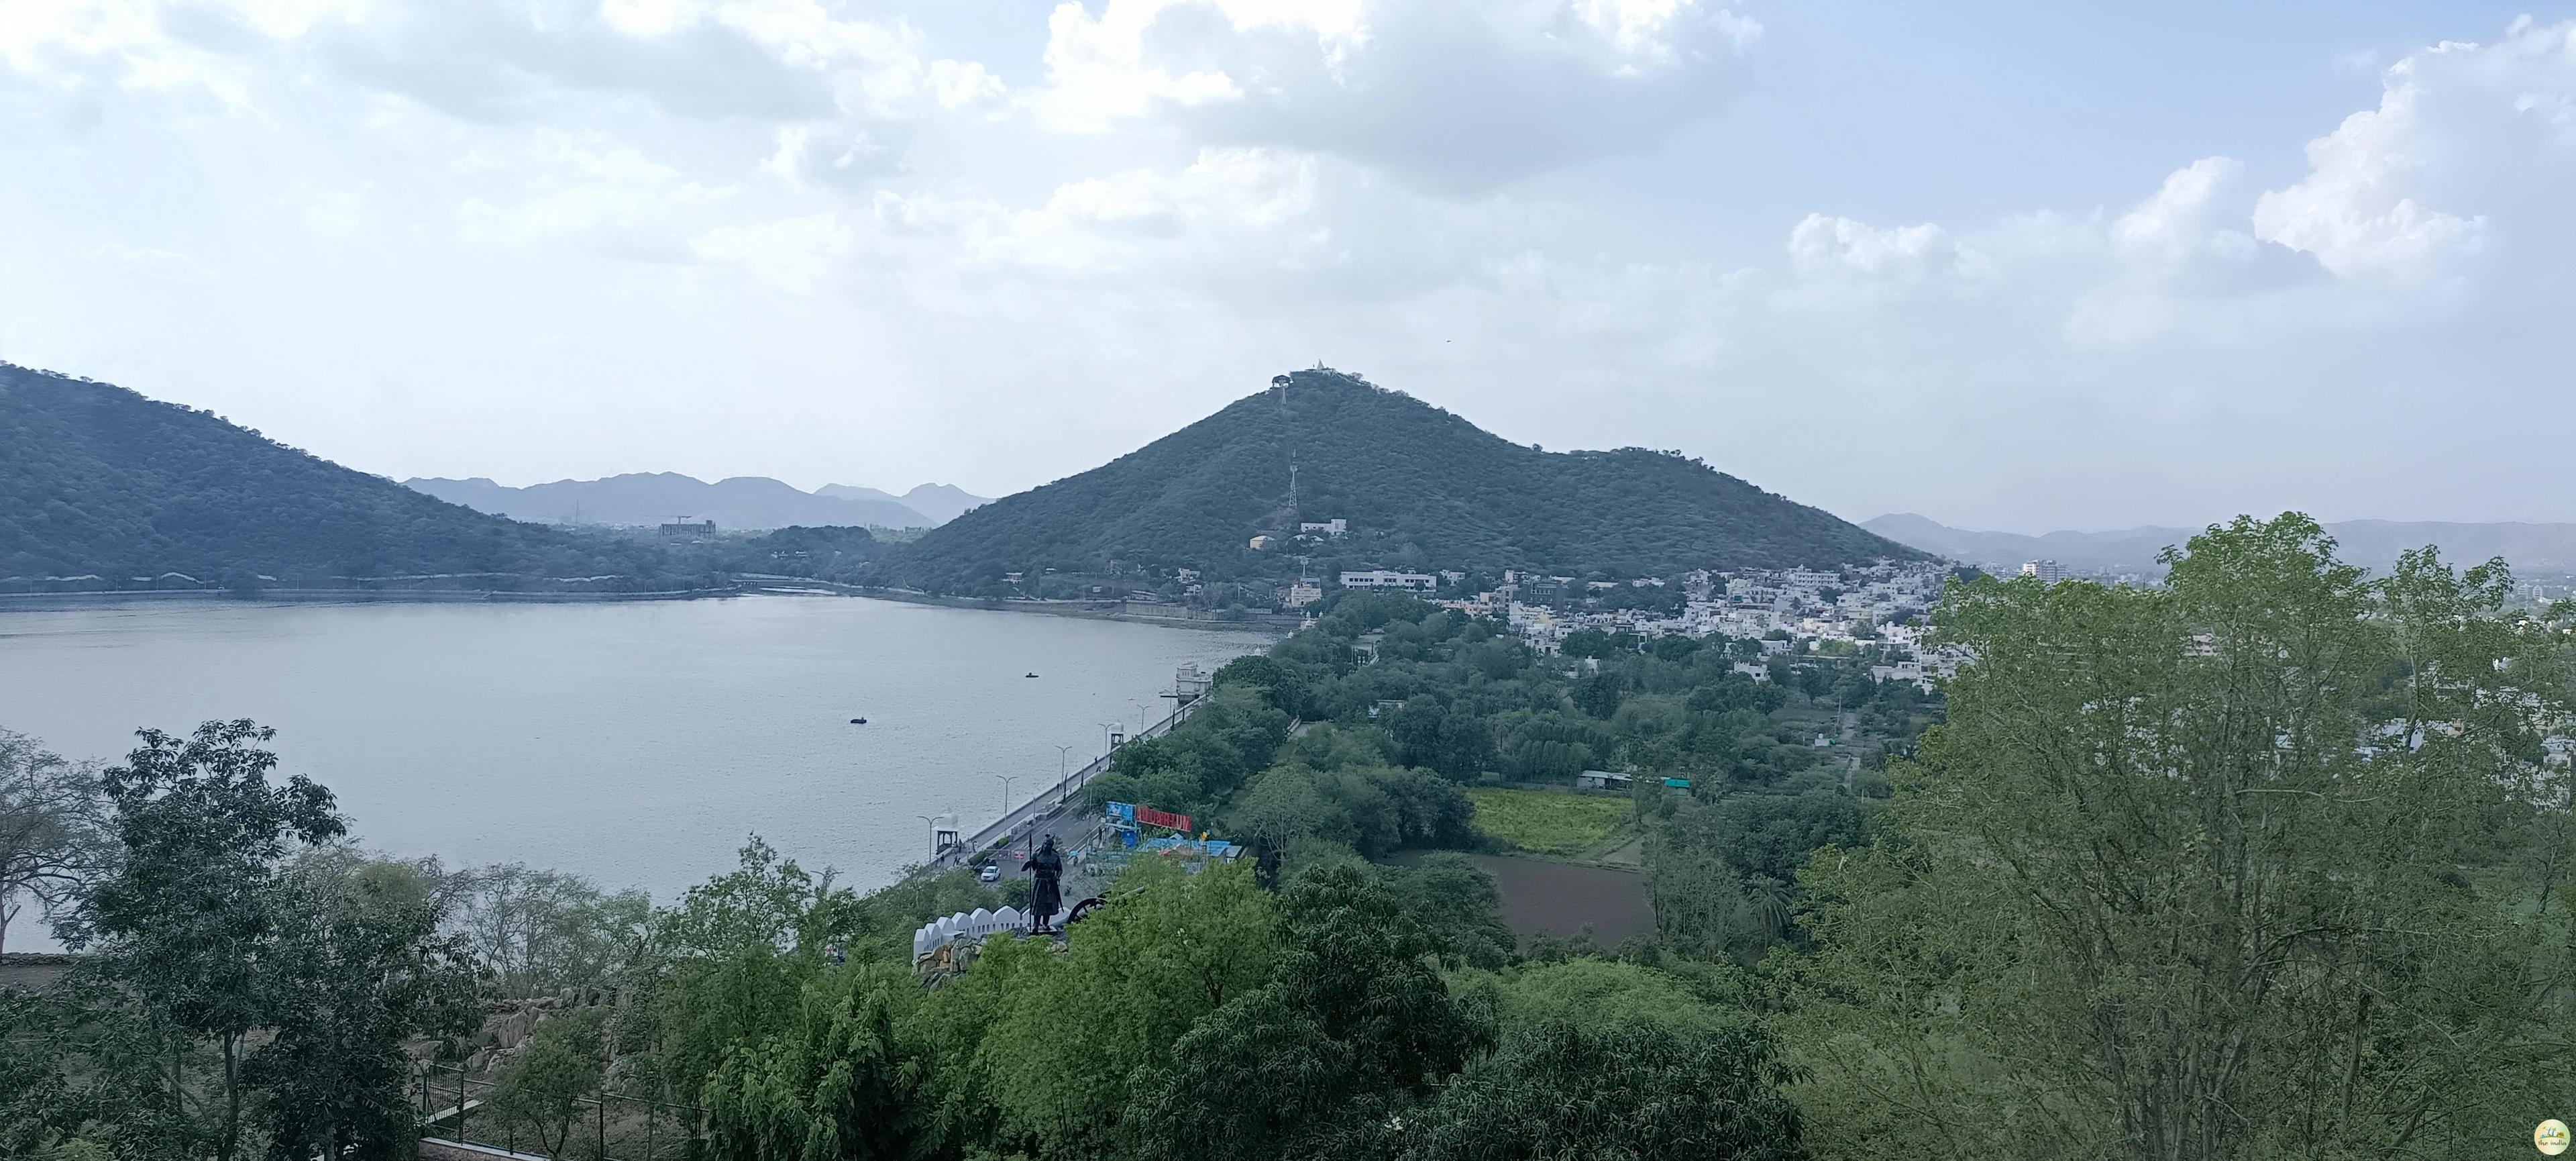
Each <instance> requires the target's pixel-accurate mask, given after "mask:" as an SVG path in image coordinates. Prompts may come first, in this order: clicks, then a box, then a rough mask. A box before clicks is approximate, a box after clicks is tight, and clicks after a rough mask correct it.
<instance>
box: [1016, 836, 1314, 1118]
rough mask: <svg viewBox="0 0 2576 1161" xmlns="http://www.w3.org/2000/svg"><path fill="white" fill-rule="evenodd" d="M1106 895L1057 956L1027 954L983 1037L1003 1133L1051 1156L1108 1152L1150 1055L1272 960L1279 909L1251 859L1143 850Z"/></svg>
mask: <svg viewBox="0 0 2576 1161" xmlns="http://www.w3.org/2000/svg"><path fill="white" fill-rule="evenodd" d="M1111 897H1112V899H1113V901H1112V902H1111V903H1110V904H1109V906H1107V907H1105V908H1103V909H1101V910H1099V911H1097V912H1095V913H1093V914H1092V915H1091V916H1090V917H1089V918H1088V919H1085V920H1084V921H1083V922H1082V923H1080V924H1077V925H1075V926H1074V927H1073V928H1072V930H1071V932H1070V936H1071V938H1070V940H1069V941H1068V942H1069V954H1068V955H1067V956H1066V958H1065V959H1063V960H1062V961H1056V960H1054V959H1052V958H1050V959H1048V960H1045V961H1041V962H1038V963H1033V964H1030V965H1027V967H1026V968H1025V969H1024V970H1025V971H1026V977H1025V979H1024V980H1023V981H1022V983H1021V984H1020V986H1018V987H1015V988H1013V989H1012V994H1011V995H1010V996H1009V998H1008V1001H1007V1006H1008V1010H1007V1012H1006V1013H1005V1014H1004V1015H1003V1016H1002V1017H1001V1018H1000V1019H999V1020H998V1021H996V1023H995V1024H994V1027H993V1030H992V1032H991V1034H990V1035H989V1036H987V1037H986V1039H985V1041H984V1045H983V1048H982V1050H981V1051H982V1054H983V1058H984V1060H985V1061H986V1063H987V1064H988V1065H989V1066H990V1068H991V1073H990V1084H991V1091H992V1092H993V1094H994V1100H995V1104H996V1106H997V1107H998V1108H999V1109H1000V1110H1001V1113H1002V1117H1001V1121H1002V1128H1001V1139H1002V1140H1004V1141H1008V1142H1028V1143H1032V1144H1034V1145H1035V1146H1036V1149H1037V1151H1038V1152H1041V1153H1043V1154H1045V1155H1049V1156H1098V1155H1105V1154H1107V1153H1109V1152H1112V1151H1114V1150H1115V1149H1116V1148H1117V1147H1118V1142H1119V1140H1120V1138H1121V1135H1122V1130H1121V1127H1120V1126H1121V1123H1122V1119H1123V1115H1124V1112H1125V1110H1126V1109H1127V1108H1128V1107H1129V1106H1130V1105H1131V1104H1132V1103H1133V1100H1134V1097H1135V1094H1136V1086H1137V1085H1139V1084H1140V1083H1142V1082H1143V1081H1144V1079H1145V1078H1147V1077H1149V1076H1150V1075H1151V1067H1150V1066H1151V1065H1152V1064H1153V1063H1154V1062H1156V1061H1158V1060H1160V1059H1161V1058H1162V1056H1163V1054H1164V1053H1165V1052H1167V1051H1168V1050H1169V1049H1170V1048H1171V1046H1172V1044H1173V1043H1174V1042H1175V1041H1177V1040H1179V1039H1180V1038H1181V1037H1182V1036H1183V1035H1184V1034H1185V1033H1187V1032H1188V1030H1189V1029H1190V1028H1191V1026H1193V1025H1194V1024H1196V1023H1197V1022H1198V1021H1199V1020H1200V1019H1201V1018H1202V1017H1204V1016H1206V1015H1207V1014H1208V1013H1210V1012H1213V1011H1215V1010H1217V1009H1218V1008H1221V1007H1224V1006H1225V1004H1226V1002H1227V1001H1229V1000H1232V999H1234V998H1236V997H1238V996H1241V995H1244V994H1246V993H1249V992H1251V991H1253V990H1254V989H1256V988H1259V987H1260V986H1261V985H1262V984H1264V983H1267V982H1268V981H1269V980H1270V978H1271V975H1272V973H1273V972H1274V971H1275V970H1277V968H1278V960H1279V955H1278V952H1279V947H1280V935H1279V929H1278V926H1277V920H1276V917H1275V915H1274V913H1273V911H1272V907H1271V901H1270V896H1269V894H1268V893H1267V892H1264V891H1262V890H1261V889H1260V888H1258V887H1256V886H1254V885H1253V882H1252V869H1251V868H1250V867H1247V866H1240V865H1236V866H1224V867H1212V868H1209V869H1208V870H1206V871H1204V872H1202V873H1200V874H1197V875H1185V874H1183V873H1181V872H1180V871H1179V870H1178V869H1177V868H1174V867H1170V866H1167V865H1164V864H1162V863H1161V862H1159V861H1149V862H1139V863H1137V864H1134V865H1132V866H1130V867H1129V869H1128V870H1127V871H1126V872H1125V873H1124V874H1122V875H1121V876H1120V877H1119V879H1118V881H1117V884H1116V886H1115V889H1114V890H1113V893H1112V896H1111ZM970 974H971V973H970Z"/></svg>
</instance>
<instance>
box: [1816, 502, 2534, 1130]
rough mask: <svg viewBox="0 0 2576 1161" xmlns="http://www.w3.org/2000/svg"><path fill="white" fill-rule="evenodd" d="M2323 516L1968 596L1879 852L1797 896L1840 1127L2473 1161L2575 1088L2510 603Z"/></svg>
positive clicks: (1837, 865)
mask: <svg viewBox="0 0 2576 1161" xmlns="http://www.w3.org/2000/svg"><path fill="white" fill-rule="evenodd" d="M2332 549H2333V544H2332V541H2330V540H2329V539H2327V538H2326V537H2325V536H2324V534H2323V533H2322V532H2321V531H2320V530H2319V529H2318V527H2317V526H2316V524H2315V523H2314V522H2312V521H2310V520H2308V519H2307V518H2305V517H2303V516H2297V515H2295V514H2294V515H2285V516H2283V517H2281V518H2279V519H2277V520H2273V521H2270V522H2258V521H2254V520H2251V519H2243V518H2240V519H2239V520H2237V521H2236V522H2235V523H2233V524H2231V525H2228V526H2225V527H2215V528H2212V529H2210V530H2209V531H2208V532H2207V533H2205V534H2203V535H2201V536H2198V537H2195V538H2194V539H2193V540H2192V541H2191V543H2190V545H2189V548H2188V551H2187V552H2184V553H2174V554H2169V556H2168V563H2169V564H2170V566H2171V571H2170V573H2169V575H2168V578H2167V587H2165V588H2163V589H2130V588H2104V587H2100V586H2096V585H2092V584H2085V583H2065V584H2058V585H2043V584H2041V583H2039V582H2037V581H2036V580H2017V581H2011V582H1997V581H1992V580H1980V581H1976V582H1973V583H1971V584H1969V585H1966V586H1964V587H1961V588H1958V589H1954V590H1953V593H1952V596H1951V597H1950V599H1949V600H1948V601H1946V602H1945V603H1944V605H1943V607H1942V609H1941V611H1940V613H1939V615H1938V617H1937V618H1936V622H1935V623H1936V626H1937V627H1938V630H1939V634H1940V639H1941V640H1944V641H1946V642H1949V643H1952V644H1956V645H1960V646H1964V647H1965V648H1966V649H1968V650H1969V651H1970V653H1971V655H1972V656H1973V657H1974V658H1975V660H1974V661H1973V662H1972V663H1971V664H1969V665H1967V666H1965V667H1963V668H1962V670H1961V671H1960V673H1959V676H1958V677H1957V678H1956V679H1954V680H1953V681H1952V682H1951V683H1950V684H1949V686H1948V687H1947V695H1948V700H1949V707H1950V718H1949V722H1948V724H1946V725H1945V726H1942V727H1940V728H1938V729H1935V730H1933V731H1930V732H1929V733H1927V734H1926V736H1925V738H1924V741H1923V744H1922V746H1921V749H1920V757H1919V759H1918V760H1917V761H1916V762H1913V763H1899V764H1898V765H1897V767H1896V768H1895V771H1894V780H1895V784H1896V795H1895V798H1894V800H1893V801H1892V802H1891V804H1890V805H1889V807H1888V808H1887V812H1886V814H1885V815H1884V816H1883V820H1884V822H1883V825H1882V827H1881V828H1880V834H1879V837H1878V839H1877V841H1876V842H1874V843H1873V844H1872V846H1871V847H1869V848H1868V849H1866V850H1862V851H1852V852H1846V851H1839V850H1835V849H1832V848H1828V849H1826V850H1824V851H1821V852H1819V853H1818V854H1817V855H1816V857H1815V858H1814V859H1813V860H1811V862H1810V863H1809V864H1808V867H1807V869H1806V871H1805V872H1804V873H1803V875H1802V876H1801V877H1802V879H1803V881H1804V882H1805V884H1806V886H1807V888H1808V890H1809V891H1810V892H1811V893H1813V895H1814V897H1815V898H1816V899H1817V901H1818V905H1817V906H1816V907H1815V909H1814V910H1813V911H1812V912H1811V913H1810V914H1809V915H1808V917H1807V920H1806V922H1807V924H1808V926H1809V927H1810V929H1811V930H1812V931H1813V932H1814V933H1815V935H1816V937H1817V939H1818V940H1819V942H1820V944H1821V946H1822V949H1823V950H1822V952H1821V954H1820V955H1819V956H1818V957H1817V958H1816V959H1815V960H1814V961H1813V962H1812V963H1810V964H1807V965H1804V966H1803V967H1802V969H1801V971H1800V972H1799V973H1798V974H1797V976H1796V979H1797V981H1798V985H1799V993H1798V994H1799V995H1800V996H1801V997H1802V1002H1801V1004H1800V1012H1799V1017H1798V1026H1799V1028H1800V1032H1801V1037H1800V1038H1801V1044H1802V1051H1803V1053H1804V1055H1805V1056H1806V1057H1807V1058H1809V1059H1812V1060H1814V1061H1816V1062H1817V1066H1818V1080H1817V1083H1816V1084H1815V1085H1814V1086H1813V1087H1812V1088H1811V1089H1810V1095H1811V1100H1812V1101H1813V1102H1814V1103H1813V1104H1812V1105H1811V1111H1813V1112H1814V1113H1816V1117H1815V1120H1814V1123H1815V1124H1817V1125H1819V1126H1825V1125H1831V1126H1832V1130H1831V1131H1832V1132H1833V1134H1834V1136H1835V1138H1836V1140H1837V1142H1838V1143H1840V1144H1842V1145H1844V1146H1846V1147H1849V1148H1852V1149H1862V1150H1880V1151H1885V1150H1910V1151H1915V1152H1922V1153H1929V1154H1940V1155H1951V1156H1960V1155H1979V1156H1996V1157H2015V1156H2024V1157H2041V1156H2069V1155H2083V1156H2121V1157H2132V1158H2140V1159H2147V1158H2154V1159H2159V1161H2169V1159H2190V1161H2200V1159H2214V1158H2229V1157H2252V1156H2301V1157H2338V1158H2341V1157H2364V1156H2369V1157H2395V1156H2426V1157H2431V1156H2466V1155H2470V1154H2471V1153H2473V1152H2475V1151H2477V1150H2480V1149H2485V1148H2490V1147H2491V1146H2490V1145H2489V1144H2487V1143H2489V1142H2494V1141H2501V1140H2507V1139H2511V1138H2512V1137H2514V1136H2517V1135H2519V1134H2520V1133H2523V1132H2526V1131H2528V1130H2527V1126H2528V1124H2529V1122H2530V1121H2531V1119H2532V1114H2531V1111H2530V1110H2532V1109H2534V1108H2541V1107H2545V1106H2546V1105H2547V1103H2548V1102H2549V1101H2550V1100H2551V1099H2554V1097H2555V1095H2556V1094H2563V1093H2564V1092H2565V1091H2567V1090H2568V1088H2569V1087H2570V1085H2571V1084H2576V1065H2571V1064H2570V1062H2569V1059H2568V1057H2567V1056H2566V1055H2565V1053H2564V1052H2563V1051H2562V1050H2561V1049H2560V1047H2559V1044H2558V1038H2557V1036H2556V1035H2555V1034H2554V1033H2552V1032H2549V1031H2548V1029H2549V1028H2551V1027H2552V1026H2554V1025H2556V1024H2558V1023H2561V1022H2563V1021H2564V1020H2565V1019H2566V1017H2567V1015H2568V1013H2567V1012H2566V999H2565V998H2566V996H2567V995H2568V994H2569V992H2568V987H2569V984H2570V983H2571V982H2576V979H2571V975H2570V971H2571V962H2570V960H2571V957H2570V949H2571V947H2576V918H2571V916H2576V910H2572V909H2571V906H2570V904H2571V900H2570V899H2569V898H2568V894H2569V892H2568V883H2567V882H2566V876H2567V875H2568V872H2569V868H2570V867H2571V866H2576V843H2571V838H2576V828H2571V826H2570V822H2569V818H2568V810H2567V798H2566V796H2565V794H2564V792H2563V791H2562V790H2560V789H2557V788H2555V787H2553V786H2552V785H2550V784H2549V782H2548V780H2547V779H2545V778H2544V777H2543V775H2542V771H2541V768H2540V766H2539V764H2538V763H2537V762H2536V761H2535V760H2534V759H2536V758H2537V756H2538V753H2539V751H2538V747H2537V744H2536V743H2537V738H2536V736H2535V735H2536V731H2537V730H2538V729H2540V728H2548V727H2553V726H2555V725H2556V724H2557V723H2559V722H2562V721H2564V720H2565V718H2564V711H2563V709H2562V708H2561V707H2560V706H2559V705H2558V704H2557V703H2556V702H2555V701H2554V700H2553V699H2552V698H2551V697H2550V696H2549V689H2550V686H2551V681H2550V675H2548V674H2545V673H2539V672H2535V671H2534V668H2533V662H2534V660H2535V659H2536V658H2539V657H2542V656H2545V655H2546V653H2547V652H2548V651H2547V649H2546V648H2545V647H2543V646H2542V645H2541V644H2540V643H2539V642H2538V641H2536V640H2534V639H2532V638H2531V637H2530V636H2529V635H2528V631H2527V629H2526V628H2525V625H2524V623H2523V622H2521V621H2519V620H2518V619H2516V618H2512V617H2507V616H2504V615H2501V609H2502V604H2503V600H2504V598H2505V596H2506V595H2507V593H2508V591H2509V589H2508V587H2507V586H2508V583H2509V582H2508V580H2507V578H2506V576H2505V574H2504V571H2503V569H2502V568H2501V567H2500V566H2497V565H2487V566H2481V567H2478V568H2473V569H2470V570H2468V572H2467V573H2466V574H2459V573H2454V572H2453V571H2451V570H2450V569H2448V568H2445V567H2442V566H2441V565H2440V564H2439V563H2438V562H2437V561H2436V560H2435V559H2434V558H2433V557H2432V556H2431V554H2430V553H2429V552H2427V553H2417V554H2409V555H2408V556H2407V557H2405V558H2404V559H2402V560H2401V561H2400V563H2399V564H2398V566H2397V568H2396V570H2395V571H2394V573H2393V574H2392V575H2391V576H2389V577H2388V578H2386V579H2384V580H2380V581H2375V582H2374V581H2371V580H2369V579H2367V578H2365V577H2364V576H2363V575H2362V574H2361V572H2360V571H2359V570H2358V569H2354V568H2351V567H2349V566H2346V565H2343V564H2341V563H2339V562H2337V561H2336V560H2335V559H2334V556H2333V552H2332Z"/></svg>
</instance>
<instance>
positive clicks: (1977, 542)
mask: <svg viewBox="0 0 2576 1161" xmlns="http://www.w3.org/2000/svg"><path fill="white" fill-rule="evenodd" d="M1861 527H1863V528H1866V529H1869V530H1870V531H1872V532H1875V533H1877V534H1879V535H1881V536H1884V537H1886V538H1888V539H1890V540H1894V541H1897V542H1899V543H1902V544H1908V545H1912V546H1913V547H1915V548H1919V549H1922V550H1924V551H1925V552H1930V553H1935V554H1938V555H1941V556H1945V557H1949V558H1950V559H1952V560H1957V561H1961V562H1964V563H1967V564H1974V565H1980V566H1985V567H1989V568H2013V567H2018V566H2019V565H2020V564H2021V563H2022V562H2023V561H2029V560H2055V561H2056V562H2058V563H2059V564H2062V565H2065V566H2066V567H2068V568H2070V569H2076V570H2079V571H2085V572H2113V573H2118V572H2137V573H2150V572H2155V571H2158V570H2160V569H2161V568H2162V566H2161V565H2158V564H2157V563H2156V554H2157V553H2159V552H2161V551H2163V550H2164V548H2165V547H2166V546H2167V545H2179V544H2182V543H2183V542H2185V541H2188V540H2190V539H2191V538H2192V537H2193V536H2195V535H2198V534H2199V532H2200V531H2201V530H2200V529H2197V528H2161V527H2154V526H2148V527H2141V528H2129V529H2123V530H2119V531H2114V532H2050V533H2046V534H2044V535H2039V536H2030V535H2025V534H2022V533H2015V532H1976V531H1971V530H1968V529H1964V528H1953V527H1950V526H1949V525H1946V524H1942V523H1940V522H1938V521H1935V520H1932V519H1930V518H1928V517H1924V516H1918V515H1916V514H1914V513H1911V512H1898V513H1891V514H1889V515H1885V516H1880V517H1876V518H1874V519H1870V520H1864V521H1862V522H1861ZM2325 530H2326V533H2327V535H2330V536H2332V537H2334V538H2335V541H2336V543H2337V544H2338V545H2339V546H2340V547H2339V553H2340V555H2341V556H2342V557H2343V558H2344V559H2345V560H2348V561H2351V562H2353V563H2355V564H2360V565H2365V566H2368V567H2370V568H2374V569H2384V568H2386V567H2387V566H2388V565H2389V564H2391V563H2392V562H2394V561H2395V560H2396V559H2397V555H2398V554H2399V553H2401V552H2404V551H2407V550H2408V549H2415V548H2422V547H2424V546H2425V545H2428V544H2430V545H2436V546H2439V547H2440V548H2441V550H2442V556H2443V558H2444V559H2446V560H2449V561H2452V562H2453V563H2458V564H2471V563H2476V562H2479V561H2484V560H2487V559H2489V558H2492V557H2498V556H2501V557H2503V558H2504V559H2505V561H2506V563H2508V564H2511V565H2513V566H2514V567H2515V568H2516V569H2518V570H2522V571H2526V572H2549V573H2558V572H2576V523H2549V524H2534V523H2520V522H2499V523H2469V522H2462V521H2443V520H2344V521H2338V522H2336V523H2332V524H2327V525H2326V526H2325Z"/></svg>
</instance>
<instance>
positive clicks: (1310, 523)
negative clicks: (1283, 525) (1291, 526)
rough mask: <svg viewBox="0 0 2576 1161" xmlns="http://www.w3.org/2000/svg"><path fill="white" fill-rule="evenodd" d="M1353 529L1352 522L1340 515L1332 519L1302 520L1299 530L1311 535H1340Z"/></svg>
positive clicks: (1299, 522) (1299, 523) (1298, 525)
mask: <svg viewBox="0 0 2576 1161" xmlns="http://www.w3.org/2000/svg"><path fill="white" fill-rule="evenodd" d="M1350 530H1351V522H1350V521H1348V520H1345V519H1343V518H1341V517H1339V516H1336V517H1334V518H1332V519H1330V520H1300V521H1298V522H1297V531H1298V532H1299V533H1301V534H1304V535H1311V536H1339V535H1341V534H1343V533H1345V532H1348V531H1350Z"/></svg>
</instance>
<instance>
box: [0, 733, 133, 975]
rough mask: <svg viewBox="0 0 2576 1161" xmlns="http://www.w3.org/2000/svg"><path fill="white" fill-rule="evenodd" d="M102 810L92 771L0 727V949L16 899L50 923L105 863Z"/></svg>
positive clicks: (106, 847) (5, 942) (6, 942)
mask: <svg viewBox="0 0 2576 1161" xmlns="http://www.w3.org/2000/svg"><path fill="white" fill-rule="evenodd" d="M101 805H102V803H101V799H100V795H99V789H98V776H97V774H96V773H95V772H94V771H92V770H90V769H89V768H87V767H85V766H81V765H76V764H74V763H70V762H66V761H64V760H63V758H62V756H61V755H59V754H55V753H52V752H50V751H47V750H45V749H44V748H42V747H40V746H38V745H37V744H36V740H35V739H33V738H30V737H28V736H27V735H25V734H19V733H12V732H10V731H8V730H5V729H0V951H6V950H8V946H9V921H10V920H12V919H14V918H16V917H17V915H18V908H19V907H20V906H21V899H22V898H25V899H32V900H33V901H34V902H35V903H36V905H37V907H38V908H40V909H41V910H42V912H43V913H44V914H45V915H46V916H47V917H48V918H50V917H52V916H53V915H55V914H56V913H58V912H60V911H61V910H63V909H64V908H65V907H67V906H68V905H69V904H70V903H71V902H72V900H73V899H74V898H75V897H76V896H77V895H78V893H79V891H80V889H81V887H82V886H83V885H84V884H85V883H87V882H88V880H89V879H90V878H91V877H93V876H94V875H96V874H97V872H98V870H99V869H100V867H101V866H102V865H103V864H104V862H105V860H106V858H107V856H108V854H109V853H110V847H111V842H110V840H109V838H108V835H107V833H106V827H105V823H104V820H103V819H102V818H101V813H102V812H101V809H100V808H101Z"/></svg>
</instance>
